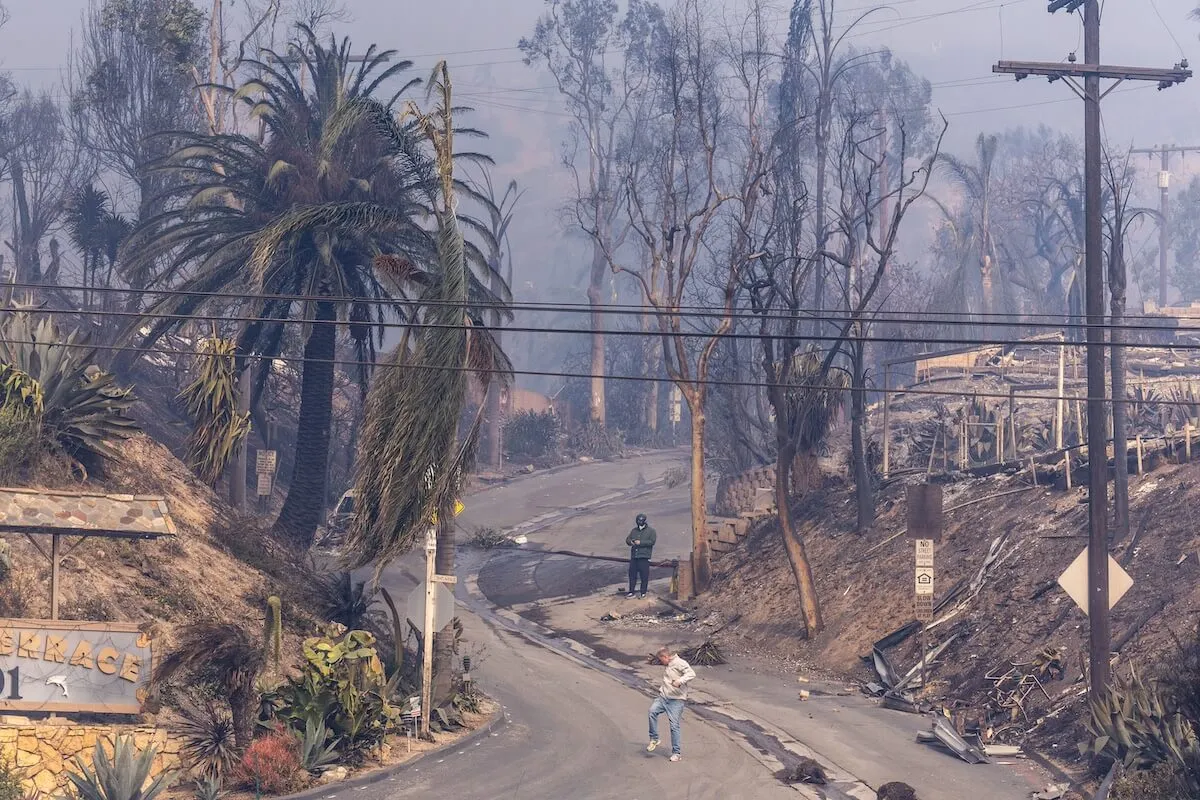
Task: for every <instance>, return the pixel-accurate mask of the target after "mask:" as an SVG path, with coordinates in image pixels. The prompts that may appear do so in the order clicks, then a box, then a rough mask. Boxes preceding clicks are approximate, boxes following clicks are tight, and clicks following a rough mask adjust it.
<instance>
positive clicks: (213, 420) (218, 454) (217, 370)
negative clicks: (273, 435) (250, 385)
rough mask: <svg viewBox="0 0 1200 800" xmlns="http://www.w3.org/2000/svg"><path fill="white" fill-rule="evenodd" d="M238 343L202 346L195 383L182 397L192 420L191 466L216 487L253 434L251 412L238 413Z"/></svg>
mask: <svg viewBox="0 0 1200 800" xmlns="http://www.w3.org/2000/svg"><path fill="white" fill-rule="evenodd" d="M236 358H237V342H236V341H234V340H233V339H206V340H204V341H203V342H201V343H200V356H199V358H198V360H197V361H198V370H197V375H196V379H195V380H194V381H192V382H191V383H190V384H188V385H187V387H185V388H184V390H183V391H182V392H181V393H180V395H179V396H180V397H181V398H182V399H183V401H184V403H185V404H186V406H187V410H188V414H189V415H190V416H191V417H192V433H191V435H190V436H189V437H188V444H187V451H188V463H189V465H190V466H191V468H192V469H193V470H194V471H195V472H196V474H197V475H198V476H199V477H200V479H201V480H202V481H204V482H205V483H207V484H208V485H209V486H215V485H216V483H217V481H219V480H220V479H221V473H223V472H224V471H225V467H226V465H228V464H229V461H230V459H231V458H233V455H234V453H235V452H237V448H238V445H240V444H241V443H242V442H243V441H244V440H245V438H246V436H248V435H249V433H250V414H249V412H239V411H238V393H237V380H238V379H237V367H236Z"/></svg>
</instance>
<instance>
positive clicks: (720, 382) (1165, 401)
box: [0, 338, 1200, 407]
mask: <svg viewBox="0 0 1200 800" xmlns="http://www.w3.org/2000/svg"><path fill="white" fill-rule="evenodd" d="M0 344H8V345H21V344H28V342H25V341H23V340H17V339H3V338H0ZM49 346H51V347H65V348H75V349H81V350H87V351H95V350H103V351H110V352H135V353H137V354H138V355H151V354H157V355H166V356H171V357H173V358H179V357H180V356H181V355H190V356H196V357H199V356H205V355H208V354H207V353H202V352H199V351H196V350H169V349H165V348H157V347H141V348H137V347H122V346H120V345H97V344H88V343H86V342H53V343H51V344H50V345H49ZM1196 347H1197V348H1200V345H1197V346H1196ZM252 357H254V358H261V359H262V360H264V361H272V362H274V361H282V362H284V363H288V364H332V365H333V366H335V367H336V366H342V367H360V368H361V367H367V368H372V369H374V368H377V367H384V368H392V369H411V370H426V371H438V372H465V373H468V374H470V375H489V376H502V375H525V376H531V377H544V378H569V379H580V380H591V379H593V378H603V379H605V380H614V381H622V382H625V381H632V382H642V383H660V384H673V383H676V380H675V379H674V378H671V377H668V376H653V375H595V374H593V373H590V372H566V371H550V370H529V369H512V370H500V369H494V368H485V369H476V368H472V367H466V366H447V365H440V364H409V363H399V364H397V363H394V362H391V361H360V360H356V359H340V358H313V357H310V356H287V355H278V356H271V357H266V356H252ZM682 382H684V383H688V384H690V385H694V386H706V387H712V386H725V387H743V388H774V387H780V388H784V389H788V390H791V391H804V390H809V389H811V390H821V391H835V392H838V393H839V394H842V393H846V394H852V393H855V392H865V393H868V394H878V393H879V392H880V391H881V389H880V388H878V387H875V386H827V385H825V384H817V383H780V384H776V383H770V382H768V381H747V380H727V379H722V378H705V379H695V378H693V379H682ZM1015 388H1016V387H1015V386H1014V391H1013V392H1011V393H1010V392H982V391H968V390H963V391H951V390H948V389H914V388H904V389H899V388H897V389H889V390H888V391H890V392H894V393H896V394H904V395H915V396H926V397H975V398H988V399H997V400H1008V399H1009V398H1012V399H1016V400H1060V399H1061V400H1078V399H1081V398H1078V397H1075V396H1072V395H1066V394H1064V395H1061V396H1060V395H1057V394H1027V393H1025V392H1017V391H1015ZM1102 402H1105V403H1109V404H1121V403H1124V404H1126V405H1137V404H1144V405H1164V406H1183V407H1192V406H1194V405H1195V403H1194V402H1192V401H1190V400H1172V399H1169V398H1162V399H1156V400H1154V401H1146V400H1137V399H1126V400H1124V401H1121V400H1115V399H1113V398H1103V400H1102Z"/></svg>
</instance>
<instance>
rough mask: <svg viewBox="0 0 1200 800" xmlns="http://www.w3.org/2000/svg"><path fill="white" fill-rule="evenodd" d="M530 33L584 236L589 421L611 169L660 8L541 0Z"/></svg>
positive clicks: (600, 390)
mask: <svg viewBox="0 0 1200 800" xmlns="http://www.w3.org/2000/svg"><path fill="white" fill-rule="evenodd" d="M546 7H547V10H546V13H545V14H544V15H543V16H542V18H541V19H539V20H538V23H537V25H536V27H535V28H534V31H533V34H532V35H531V36H529V37H527V38H522V39H521V41H520V44H519V46H520V48H521V51H522V52H523V53H524V54H525V62H526V63H527V64H531V65H532V64H540V65H542V66H545V67H546V69H547V70H549V72H550V74H551V76H553V78H554V82H555V85H556V86H557V87H558V91H559V93H560V94H561V95H562V96H563V99H564V101H565V104H566V108H567V112H568V113H569V114H570V117H571V125H570V136H569V139H568V141H567V142H566V143H565V146H564V152H563V164H564V165H565V166H566V167H567V169H568V170H570V172H571V175H572V177H573V179H574V184H575V185H574V191H573V194H574V197H573V199H572V200H571V202H570V205H569V214H570V218H571V220H572V223H573V224H574V225H575V226H577V227H578V228H579V229H580V230H582V231H583V232H584V233H585V234H587V235H588V237H589V238H590V239H591V245H592V257H591V264H590V266H589V268H588V272H587V274H588V286H587V297H588V303H589V305H590V306H591V309H592V315H591V333H590V335H591V345H592V346H591V375H592V379H591V382H592V385H591V403H590V415H591V421H592V422H594V423H598V424H601V425H603V424H604V423H605V420H606V414H605V406H604V402H605V398H604V393H605V381H604V374H605V373H604V370H605V355H604V347H605V337H604V330H605V325H606V322H607V320H606V315H605V313H604V311H603V307H604V305H605V303H604V281H605V277H606V276H607V275H608V274H609V272H610V269H611V268H612V265H613V262H612V260H611V258H610V255H611V254H614V253H616V252H617V250H618V249H619V248H620V245H621V243H622V242H623V241H624V239H625V236H626V234H627V233H628V227H629V226H628V223H627V221H626V220H625V217H626V215H625V214H624V212H623V209H622V197H623V194H622V192H621V191H620V186H619V175H620V172H621V169H622V168H621V162H622V160H623V159H624V158H625V154H626V153H627V152H628V151H627V149H626V147H625V143H624V142H622V140H621V134H622V123H623V121H624V120H625V119H626V118H627V116H628V113H629V104H630V102H631V101H632V100H634V99H635V98H637V97H638V95H639V94H640V93H641V92H643V91H644V90H645V88H646V84H645V81H646V79H647V77H648V73H647V71H646V70H645V69H644V63H645V61H646V59H647V58H648V57H650V52H651V48H653V46H654V45H653V44H652V40H653V37H654V36H655V32H656V31H657V30H659V29H660V28H661V24H662V12H661V11H660V10H659V9H658V7H657V6H655V5H654V4H652V3H648V2H645V1H644V0H631V2H630V3H629V6H628V8H627V10H626V13H625V16H624V17H623V18H622V17H620V16H619V15H618V9H617V3H616V2H615V1H614V0H546Z"/></svg>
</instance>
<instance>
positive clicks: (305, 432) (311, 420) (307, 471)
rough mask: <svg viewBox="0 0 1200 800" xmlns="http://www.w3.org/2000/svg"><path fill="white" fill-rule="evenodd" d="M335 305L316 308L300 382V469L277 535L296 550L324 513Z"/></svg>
mask: <svg viewBox="0 0 1200 800" xmlns="http://www.w3.org/2000/svg"><path fill="white" fill-rule="evenodd" d="M335 318H336V316H335V313H334V306H333V303H331V302H328V301H325V302H320V303H317V319H316V324H314V325H313V327H312V333H310V334H309V336H308V341H307V342H306V343H305V345H304V372H303V374H302V376H301V379H300V418H299V421H298V422H297V425H296V464H295V467H294V468H293V470H292V481H291V483H290V484H289V485H288V492H287V497H286V498H284V501H283V508H282V509H280V511H279V518H278V519H276V520H275V534H276V535H277V536H279V537H281V538H282V539H284V540H285V541H287V542H289V543H291V544H292V545H293V546H294V547H295V548H296V549H300V550H302V549H307V548H308V547H309V546H310V545H312V542H313V537H314V536H315V535H316V532H317V526H318V525H320V524H321V514H322V512H323V511H324V510H325V478H326V465H327V464H328V462H329V426H330V421H331V420H332V417H333V373H334V364H333V360H334V356H335V354H336V344H337V329H336V326H334V325H333V324H332V322H333V320H334V319H335Z"/></svg>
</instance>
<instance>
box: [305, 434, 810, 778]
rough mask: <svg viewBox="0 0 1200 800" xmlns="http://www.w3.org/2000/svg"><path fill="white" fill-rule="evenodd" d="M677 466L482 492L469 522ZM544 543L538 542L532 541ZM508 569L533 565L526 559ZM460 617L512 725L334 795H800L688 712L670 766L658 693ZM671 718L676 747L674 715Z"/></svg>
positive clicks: (411, 567) (402, 583) (655, 464)
mask: <svg viewBox="0 0 1200 800" xmlns="http://www.w3.org/2000/svg"><path fill="white" fill-rule="evenodd" d="M678 458H679V456H676V455H673V456H669V457H663V456H654V457H651V458H650V459H647V460H645V461H642V462H639V463H638V465H637V466H636V468H634V469H631V468H630V466H629V464H628V463H627V462H618V463H615V464H595V465H592V466H589V467H588V468H587V469H586V471H584V472H583V473H582V474H581V472H580V471H576V470H567V471H563V472H560V473H554V474H550V475H543V476H534V477H531V478H528V479H526V480H524V481H520V482H517V483H514V484H511V485H508V486H502V487H496V488H493V489H490V490H488V491H486V492H483V493H480V494H475V495H472V496H471V497H470V498H469V499H468V501H467V507H468V510H467V512H465V513H464V515H463V517H462V518H460V523H461V524H462V526H463V527H464V528H466V529H467V530H470V529H471V527H472V526H474V525H487V526H489V527H497V528H499V527H511V526H512V525H516V524H518V523H520V522H522V521H525V520H528V519H530V518H531V517H536V516H538V515H539V514H543V513H545V512H546V511H551V510H556V509H559V508H562V507H564V506H570V505H571V504H582V503H586V502H588V501H589V500H593V499H596V498H600V497H604V496H606V495H609V494H612V493H613V492H619V491H625V490H629V489H632V488H634V487H635V486H637V485H638V483H639V480H641V481H649V482H652V481H654V480H656V479H657V478H658V477H660V475H661V473H662V471H663V470H665V469H667V468H669V467H670V466H673V465H674V463H677V460H678ZM639 473H641V478H640V479H639ZM606 513H607V512H606ZM635 513H636V512H635ZM647 513H650V512H649V511H648V512H647ZM616 517H622V518H623V517H629V518H632V514H620V515H615V516H614V520H613V524H614V525H616V524H617V519H616ZM628 525H629V522H628V520H626V521H625V522H622V523H621V527H625V528H627V527H628ZM616 530H617V532H619V533H620V536H619V537H618V545H619V550H618V552H619V551H620V550H623V549H624V544H623V541H621V540H623V538H624V533H623V532H620V527H618V528H616ZM661 533H662V531H660V534H661ZM539 538H540V536H539V535H538V534H534V535H533V536H531V539H534V540H537V539H539ZM667 538H668V539H669V540H672V541H673V540H674V539H675V534H672V533H670V532H669V531H668V532H667ZM669 546H670V545H668V547H669ZM664 555H665V554H664ZM473 558H474V560H475V562H476V563H478V561H479V556H477V555H476V556H472V554H470V553H464V554H463V558H462V559H461V562H462V563H463V564H466V565H467V567H465V569H469V568H470V564H471V562H472V559H473ZM501 563H503V562H501ZM418 568H419V563H418V562H415V561H413V560H412V559H406V560H405V561H404V562H402V563H400V564H398V565H397V566H395V567H393V568H391V569H389V570H388V571H387V572H386V573H385V575H384V583H385V585H386V586H387V587H388V588H389V590H390V591H394V592H396V593H397V594H398V595H399V597H404V596H406V595H407V593H408V591H410V590H411V588H412V587H413V586H414V585H415V583H416V578H417V575H418V574H419V571H418ZM508 568H511V569H513V570H521V569H523V567H522V566H520V565H519V564H517V563H510V564H509V566H508ZM506 570H507V568H506ZM618 572H619V573H620V574H619V577H621V578H622V579H623V570H622V569H620V568H618ZM567 574H568V573H567V571H565V570H564V571H563V572H562V574H561V575H560V576H559V577H557V578H555V579H553V580H552V581H550V583H549V584H548V585H547V588H549V589H550V590H551V591H558V589H557V588H555V587H561V586H563V585H564V581H567V579H566V577H565V576H566V575H567ZM399 597H398V599H399ZM460 615H461V617H462V618H463V620H464V625H465V627H466V629H467V635H466V639H467V640H468V641H469V642H470V644H469V646H468V649H469V651H470V653H471V655H472V659H473V661H474V662H475V664H476V665H477V666H475V668H474V672H475V676H476V680H477V681H478V682H479V684H480V686H481V687H482V688H483V689H484V690H485V691H487V692H488V693H489V694H491V695H492V696H494V697H496V698H497V699H498V700H499V701H500V702H501V703H502V704H503V706H504V709H505V715H506V717H507V720H506V723H505V724H504V725H502V726H501V727H500V728H499V730H498V731H497V732H496V733H495V734H494V735H491V736H488V737H486V738H484V739H482V740H478V741H477V743H475V744H471V745H467V746H465V747H462V748H459V749H456V750H453V751H449V752H446V753H444V754H443V755H439V756H434V757H432V758H430V759H426V760H425V761H423V762H421V763H420V764H418V765H417V766H415V767H413V768H411V769H408V770H405V771H403V772H401V773H399V774H397V775H396V776H394V777H393V778H392V779H390V780H387V781H384V782H381V783H378V784H374V785H371V786H367V787H362V788H359V789H355V790H343V791H341V792H338V791H331V792H330V794H329V795H328V797H351V796H352V797H354V798H356V800H374V799H375V798H380V800H382V798H389V799H390V798H418V797H419V798H428V797H433V796H447V797H455V798H461V800H475V799H477V800H493V799H495V800H500V799H501V798H522V799H523V800H526V799H528V800H539V799H540V798H555V799H557V798H614V800H615V799H616V798H621V800H651V799H652V798H653V800H674V799H675V798H680V799H682V798H689V799H690V798H697V799H699V798H720V799H721V800H728V799H729V798H746V800H757V798H763V799H764V800H770V799H771V798H783V797H796V796H797V794H796V792H795V790H793V789H790V788H788V787H786V786H784V785H783V784H781V783H779V782H778V781H776V780H775V778H774V777H773V776H772V775H771V774H770V772H769V771H768V770H766V769H765V768H764V767H763V766H762V764H761V763H760V762H759V761H758V760H756V759H755V758H754V757H752V756H751V755H750V753H749V752H748V751H747V750H746V749H743V748H744V744H741V743H739V739H738V738H737V737H734V736H732V735H731V734H729V733H728V732H726V731H723V730H721V729H719V728H717V727H714V726H711V725H708V724H705V723H703V722H701V721H700V720H698V719H696V718H695V717H693V716H691V715H689V714H687V713H686V712H685V715H684V743H683V750H684V759H683V761H682V762H680V763H676V764H672V763H670V762H669V761H668V760H667V758H668V756H669V754H670V748H669V747H665V748H660V749H659V751H658V752H656V753H654V754H647V753H646V752H645V751H644V747H645V741H646V709H647V707H648V705H649V702H650V695H649V694H648V693H646V694H643V693H640V692H638V691H635V690H634V689H631V688H629V687H628V686H625V685H622V684H621V683H619V682H617V681H615V680H614V679H613V678H612V677H610V676H608V675H605V674H603V673H601V672H597V671H595V670H593V669H590V668H588V667H587V666H584V665H583V664H581V663H578V662H576V661H574V660H572V659H570V658H568V657H565V656H563V655H561V654H559V653H556V652H552V651H549V650H546V649H544V648H542V647H540V646H538V645H536V644H533V643H531V642H529V641H527V640H526V639H525V638H523V637H521V636H519V635H517V634H514V633H511V632H509V631H507V630H505V629H502V628H499V627H497V626H494V625H492V624H491V623H488V622H485V621H483V620H481V619H480V618H478V617H476V616H474V615H473V614H470V613H467V612H466V611H465V610H464V609H461V608H460ZM661 722H662V725H663V729H662V733H663V737H664V739H666V727H665V726H666V719H665V718H664V719H663V720H662V721H661Z"/></svg>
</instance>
